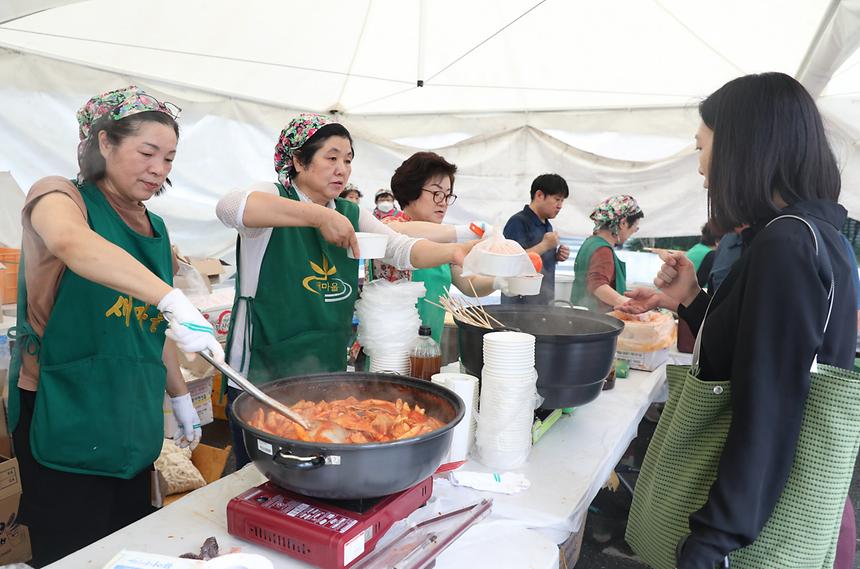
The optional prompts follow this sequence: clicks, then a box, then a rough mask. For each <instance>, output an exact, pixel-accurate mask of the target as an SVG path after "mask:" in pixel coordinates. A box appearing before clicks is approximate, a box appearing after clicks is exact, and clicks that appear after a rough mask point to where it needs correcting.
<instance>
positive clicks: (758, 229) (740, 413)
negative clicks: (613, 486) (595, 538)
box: [619, 73, 857, 569]
mask: <svg viewBox="0 0 860 569" xmlns="http://www.w3.org/2000/svg"><path fill="white" fill-rule="evenodd" d="M699 110H700V114H701V118H702V123H701V125H700V127H699V130H698V133H697V134H696V143H697V148H698V150H699V172H700V173H701V174H702V175H703V176H704V178H705V181H704V185H705V187H706V188H707V190H708V200H709V208H710V214H711V218H712V219H713V220H714V221H715V222H716V224H717V225H718V226H720V227H737V226H739V225H742V224H749V225H750V227H749V228H748V229H747V230H745V231H744V234H743V238H744V241H745V247H744V252H743V255H742V257H741V259H740V260H739V261H738V262H737V263H735V265H734V266H733V267H732V269H731V271H730V273H729V274H728V276H727V277H726V279H725V281H724V282H723V284H722V286H720V287H719V288H718V289H717V290H716V291H711V293H710V294H711V295H712V296H709V294H708V293H706V292H703V291H702V290H701V289H700V288H699V285H698V283H697V282H696V274H695V271H694V269H693V264H692V262H690V260H689V259H688V258H687V257H685V256H684V255H683V253H678V254H671V253H669V254H665V255H664V256H663V259H664V262H665V263H664V265H663V267H662V268H661V270H660V272H659V274H658V276H657V278H656V279H655V284H656V285H657V286H658V288H659V291H653V290H644V289H638V290H635V291H631V292H629V293H628V296H631V297H633V300H632V301H631V302H628V303H627V304H625V305H622V306H621V307H619V308H620V309H621V310H624V311H628V312H635V311H641V310H644V309H647V308H651V307H655V306H659V305H661V306H664V307H668V308H672V309H677V310H678V314H679V316H680V317H681V318H682V319H683V320H685V321H686V322H687V323H688V324H689V325H690V328H691V329H692V330H693V332H694V333H696V332H698V331H699V329H700V327H702V330H701V334H700V342H701V350H700V359H699V365H698V370H696V369H695V366H694V368H693V369H692V370H691V371H690V373H688V374H687V375H686V376H685V377H684V378H682V379H681V380H679V383H678V384H677V385H676V384H673V383H672V377H671V375H670V403H673V398H672V396H671V391H672V389H674V388H675V387H679V388H681V390H685V391H686V390H696V389H698V390H699V391H698V393H700V395H699V396H698V399H695V401H694V403H696V404H701V405H702V406H704V407H707V406H708V405H710V401H715V400H716V399H717V398H720V397H724V398H725V401H726V411H727V413H725V414H717V415H715V416H714V417H712V418H705V419H704V420H703V421H702V422H701V423H700V425H701V428H702V431H701V432H702V433H705V432H709V433H710V432H712V430H713V428H714V423H716V422H718V421H720V420H724V421H725V428H724V430H723V434H722V437H723V440H722V441H721V442H720V443H719V444H718V445H717V444H714V445H713V446H709V447H708V448H710V449H711V452H712V454H713V456H712V458H713V460H714V464H715V469H716V473H715V478H714V479H713V480H712V483H710V485H709V486H705V490H706V491H705V493H704V494H703V495H702V496H701V498H702V500H703V503H702V502H701V501H699V502H698V503H697V500H695V499H689V500H688V501H687V503H686V504H685V505H687V506H689V509H688V510H686V511H683V507H682V506H679V504H682V503H683V500H679V501H675V502H670V500H669V499H668V498H667V496H668V495H669V494H671V495H672V496H675V497H677V496H680V495H681V494H682V493H683V492H686V491H687V489H686V488H684V485H685V484H687V483H688V482H689V481H690V480H691V479H692V478H693V475H692V474H691V472H692V471H693V470H695V469H696V464H695V461H696V458H694V456H693V454H692V453H691V454H683V453H682V456H678V455H677V454H676V456H675V457H674V458H673V457H669V456H668V455H667V454H666V449H667V448H668V445H671V444H675V443H674V441H675V440H677V437H676V435H678V436H681V437H683V436H688V437H691V438H690V439H689V441H688V442H687V443H686V444H688V446H687V448H690V449H695V448H696V447H697V446H698V447H700V448H701V447H705V446H707V445H710V444H711V441H709V440H706V439H705V438H704V435H703V438H702V439H701V440H698V439H696V438H695V437H696V436H697V435H696V434H695V433H693V434H691V432H692V431H693V429H694V428H693V427H692V426H689V425H688V426H687V427H686V430H687V433H686V434H683V433H676V432H672V428H671V427H670V426H666V427H665V429H664V430H663V432H660V437H658V436H657V435H656V434H655V438H654V439H653V440H652V445H651V448H649V451H648V457H646V459H645V462H646V464H645V465H644V466H643V473H644V472H645V470H646V469H647V470H648V471H649V475H648V478H653V480H654V482H655V484H654V485H651V484H650V482H649V483H646V484H645V485H643V486H642V487H641V488H640V485H639V484H637V488H636V490H637V496H636V497H635V498H634V506H633V509H632V510H631V523H630V525H629V526H628V540H629V541H630V542H631V544H632V545H633V547H634V549H635V550H637V551H638V552H639V553H640V556H643V558H645V557H650V558H651V559H654V558H659V559H663V560H664V561H661V562H659V563H658V562H655V561H649V563H651V564H653V565H655V566H660V567H663V566H666V567H670V568H671V567H672V566H677V567H678V568H679V569H691V568H695V569H698V568H708V569H710V568H712V567H715V566H717V564H718V563H722V560H723V558H724V557H725V556H727V555H730V556H731V558H732V563H733V566H740V567H756V568H760V567H779V568H780V569H785V568H786V567H803V568H804V569H809V568H811V567H825V566H827V565H828V564H829V563H830V562H831V561H832V560H833V557H834V553H835V556H836V566H837V567H846V568H847V567H853V556H854V531H853V526H854V523H853V511H852V510H851V507H850V503H848V504H846V505H845V508H844V513H843V514H842V516H843V519H842V524H841V525H842V529H843V533H842V539H841V540H840V547H839V550H838V551H837V552H834V550H835V549H836V547H835V544H836V541H837V532H838V529H839V526H840V519H839V517H840V510H841V509H842V507H841V504H842V502H843V501H845V492H846V491H847V487H848V482H849V481H850V475H851V466H853V458H854V457H853V456H850V455H851V452H852V451H851V449H848V451H846V452H845V453H843V454H844V455H847V456H846V459H847V460H848V462H850V465H851V466H849V467H848V468H841V469H840V467H837V466H836V465H835V462H833V461H825V462H823V463H820V464H816V465H815V466H814V468H811V467H810V466H809V465H808V464H805V463H804V461H805V460H806V459H807V458H808V456H809V454H810V453H811V452H812V453H814V452H815V449H813V450H812V451H810V450H809V448H807V447H801V446H799V444H800V441H803V440H805V439H804V437H805V435H806V433H807V431H808V430H810V429H811V430H815V429H822V428H825V427H823V426H822V425H820V424H818V425H816V424H811V423H815V421H816V420H817V419H818V418H820V415H819V416H816V415H815V414H814V411H813V409H815V408H816V405H817V402H816V401H814V400H813V398H812V396H811V395H810V393H811V391H810V390H811V387H814V386H815V385H819V384H818V383H813V380H814V381H815V382H818V381H819V380H820V377H821V376H820V375H819V374H818V372H817V371H811V367H813V368H814V369H815V370H818V368H819V367H821V368H822V369H823V368H824V366H819V364H828V365H829V366H834V367H836V368H842V369H850V368H851V367H853V363H854V348H855V337H856V334H857V322H856V317H855V308H856V307H855V300H854V286H853V283H852V277H851V265H850V263H849V260H848V258H847V256H846V251H845V248H844V246H843V244H842V242H841V238H840V233H839V230H840V228H841V227H842V225H843V223H844V221H845V218H846V211H845V209H844V208H843V207H842V206H840V205H839V204H838V203H837V200H838V199H839V193H840V185H841V182H840V174H839V170H838V168H837V165H836V160H835V159H834V155H833V152H832V151H831V148H830V146H829V144H828V141H827V138H826V135H825V131H824V127H823V124H822V121H821V117H820V115H819V113H818V110H817V108H816V106H815V103H814V101H813V100H812V98H811V97H810V95H809V94H808V93H807V92H806V90H805V89H804V88H803V87H802V86H801V85H800V83H798V82H797V81H796V80H794V79H793V78H791V77H789V76H787V75H784V74H781V73H765V74H761V75H749V76H745V77H740V78H738V79H735V80H733V81H730V82H729V83H727V84H726V85H724V86H723V87H721V88H720V89H719V90H717V91H716V92H715V93H713V94H712V95H711V96H710V97H708V98H707V99H706V100H704V101H703V102H702V103H701V105H700V107H699ZM781 216H792V217H781ZM795 216H796V217H795ZM778 217H779V218H780V219H776V218H778ZM798 218H799V219H798ZM807 223H808V224H809V226H806V224H807ZM831 283H832V285H833V288H832V289H831ZM816 359H817V363H816ZM825 371H826V370H825ZM839 373H842V372H839ZM842 375H843V376H844V377H848V378H849V379H850V378H851V375H850V374H849V373H848V372H845V373H842ZM848 385H849V386H850V385H851V384H850V383H849V384H848ZM812 393H817V391H816V389H814V388H813V389H812ZM808 396H809V397H808ZM833 396H834V397H839V396H840V395H839V394H838V393H836V394H833ZM679 401H680V402H679V403H677V405H678V407H679V408H673V409H672V413H673V414H675V415H677V414H679V413H687V414H688V415H687V416H689V417H693V418H698V419H701V418H702V416H701V415H702V414H701V413H699V411H698V410H697V409H692V410H691V409H690V408H689V407H694V406H695V405H690V404H689V403H690V401H689V400H685V399H684V398H683V397H682V398H681V399H680V400H679ZM848 404H850V402H849V403H848ZM684 406H686V407H687V408H683V407H684ZM669 408H670V405H669V404H667V410H669ZM826 408H827V406H825V409H826ZM697 413H698V416H697ZM826 413H827V411H825V414H826ZM664 420H666V415H665V414H664V416H663V417H662V418H661V425H660V426H658V431H660V429H661V427H663V426H664V425H663V423H664ZM847 420H848V419H846V421H847ZM709 422H710V423H709ZM825 422H826V421H825ZM668 424H669V422H668V421H667V425H668ZM834 424H835V425H837V427H836V429H835V430H833V425H834ZM829 428H831V429H832V430H831V431H829V433H830V434H829V435H828V437H825V440H828V439H829V438H832V437H833V436H837V435H838V434H840V433H841V432H843V431H846V430H851V431H852V432H853V430H854V429H855V428H856V427H855V426H854V425H853V424H850V425H849V424H848V423H843V424H840V423H838V422H833V421H831V422H830V425H829ZM834 432H835V433H836V435H833V433H834ZM655 442H657V444H656V445H655V444H654V443H655ZM679 448H681V447H679ZM853 453H854V454H856V446H854V447H853ZM696 456H697V457H698V456H699V455H696ZM649 459H650V460H649ZM798 477H799V479H800V480H803V479H807V480H809V479H813V478H816V479H820V480H821V481H822V482H821V483H820V484H819V485H818V486H817V488H816V490H815V494H816V495H814V496H811V495H808V494H807V495H802V496H796V495H793V494H791V493H790V492H788V490H787V489H788V488H789V487H790V486H791V485H792V484H794V482H795V481H796V480H797V479H798ZM670 481H671V482H670ZM640 482H641V480H640ZM660 485H662V487H661V488H658V486H660ZM671 485H675V488H673V489H671V490H667V487H668V486H671ZM679 486H680V487H682V488H681V489H679V488H678V487H679ZM690 488H692V486H691V487H690ZM661 493H662V496H661V497H660V498H657V497H656V496H657V495H658V494H661ZM833 493H838V494H839V495H836V496H834V495H832V494H833ZM688 495H692V490H691V491H690V493H688ZM828 500H829V503H830V504H835V506H834V507H833V508H831V513H830V514H827V516H825V517H826V518H827V519H826V520H823V521H821V522H817V523H815V524H808V520H810V519H815V517H816V516H818V515H820V514H821V513H822V512H823V510H824V506H823V505H824V504H825V503H826V502H828ZM682 505H684V504H682ZM786 507H789V508H790V509H789V510H786ZM644 511H648V512H649V513H648V514H647V515H648V516H650V517H651V519H652V520H653V519H654V517H655V516H659V517H660V518H661V519H662V523H661V525H663V526H671V525H672V524H673V523H675V522H676V520H678V518H680V519H681V521H682V522H683V524H684V527H686V525H687V517H688V518H689V534H688V535H687V536H679V537H682V538H681V539H680V542H679V543H677V544H676V543H674V542H673V543H672V544H671V545H672V547H671V549H672V551H671V557H672V561H674V562H675V563H672V564H671V565H670V564H669V561H668V559H667V557H666V556H667V555H668V552H665V551H657V550H656V549H653V548H652V547H651V545H650V544H649V543H648V540H647V539H643V537H644V536H646V534H648V533H649V531H648V530H647V529H646V528H645V527H644V526H645V524H641V523H640V520H639V519H638V518H640V517H641V515H640V512H644ZM651 523H653V522H651ZM803 523H807V525H808V526H809V527H808V529H807V530H802V531H801V532H800V533H798V532H797V531H794V529H795V528H797V527H801V526H802V525H803ZM631 527H632V528H634V529H632V530H631V529H630V528H631ZM676 527H680V525H679V526H676ZM653 531H655V532H656V531H658V530H653ZM785 531H794V533H793V534H792V535H793V537H792V538H791V540H790V541H789V542H790V543H791V547H796V548H797V549H796V550H795V552H794V553H792V556H793V559H792V560H785V559H783V560H782V561H779V560H778V559H779V556H780V555H781V554H782V553H783V552H782V551H780V549H784V548H780V547H777V546H774V545H773V544H774V543H778V540H777V541H773V540H772V541H768V540H769V539H770V538H772V537H773V536H774V535H775V534H781V533H785ZM657 535H658V534H656V533H654V534H651V537H655V538H657ZM763 536H765V537H763ZM843 540H844V541H843ZM676 541H677V540H676ZM789 542H785V543H789ZM751 544H753V545H754V546H755V547H753V546H750V545H751ZM676 545H677V559H675V555H676V551H675V546H676ZM747 546H750V547H747ZM741 548H744V549H741ZM751 551H757V552H758V553H757V554H756V555H764V558H766V559H767V561H763V560H762V559H763V557H758V558H757V559H758V560H757V561H753V562H750V552H751ZM798 551H799V552H800V553H799V554H798V553H797V552H798ZM806 554H808V559H807V560H806V561H803V560H800V559H799V558H800V557H801V556H803V555H806ZM661 556H662V557H661ZM736 560H738V563H735V561H736ZM719 566H720V567H722V565H719Z"/></svg>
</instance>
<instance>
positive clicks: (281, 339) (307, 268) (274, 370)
mask: <svg viewBox="0 0 860 569" xmlns="http://www.w3.org/2000/svg"><path fill="white" fill-rule="evenodd" d="M277 186H278V191H279V193H280V195H281V197H283V198H286V199H290V200H293V201H299V196H298V194H297V193H296V190H295V188H293V187H292V186H290V188H289V189H287V188H284V186H283V185H281V184H277ZM335 208H336V210H337V212H338V213H340V214H342V215H344V216H346V217H347V219H349V221H350V222H351V223H352V226H353V227H354V228H355V229H356V230H357V229H358V213H359V209H358V206H357V205H356V204H354V203H352V202H350V201H348V200H343V199H340V198H338V199H336V200H335ZM240 245H241V239H240V242H239V243H238V244H237V246H236V250H237V254H236V258H237V259H241V256H240V255H239V247H240ZM346 253H347V251H346V249H344V248H342V247H338V246H336V245H332V244H330V243H328V242H326V241H325V239H323V237H322V234H321V233H320V232H319V230H318V229H316V228H313V227H275V228H273V229H272V236H271V237H270V238H269V244H268V246H267V247H266V252H265V254H264V256H263V261H262V264H261V266H260V280H259V282H258V284H257V292H256V293H255V294H254V296H253V297H248V296H240V294H241V293H240V291H241V289H240V286H239V276H238V275H240V274H241V272H242V267H241V260H239V261H238V263H239V266H237V273H236V274H237V277H236V302H235V304H234V305H233V314H236V310H237V307H238V303H239V302H244V303H245V308H246V318H245V323H246V329H245V338H246V341H247V338H250V339H251V343H250V348H251V349H250V354H248V355H246V354H245V353H244V351H243V353H242V361H241V362H231V363H232V365H234V366H236V365H238V366H239V367H240V368H241V367H243V366H244V360H245V358H246V357H250V361H249V365H248V379H250V380H251V381H252V382H254V383H255V384H262V383H267V382H269V381H274V380H276V379H280V378H283V377H288V376H293V375H303V374H309V373H320V372H335V371H344V370H346V359H347V344H348V342H349V338H350V336H351V333H352V314H353V309H354V305H355V300H356V298H357V297H358V261H357V260H356V259H350V258H349V257H347V256H346ZM234 322H235V321H234ZM233 332H234V328H233V323H232V322H231V324H230V331H229V334H228V337H227V346H228V347H229V346H232V344H233ZM228 349H229V348H228Z"/></svg>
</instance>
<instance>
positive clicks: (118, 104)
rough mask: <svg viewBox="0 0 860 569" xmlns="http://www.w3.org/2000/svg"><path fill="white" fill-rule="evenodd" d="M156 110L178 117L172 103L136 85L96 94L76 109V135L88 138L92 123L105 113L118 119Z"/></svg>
mask: <svg viewBox="0 0 860 569" xmlns="http://www.w3.org/2000/svg"><path fill="white" fill-rule="evenodd" d="M147 111H158V112H161V113H166V114H168V115H170V116H171V117H173V118H174V119H177V118H179V111H180V109H179V107H177V106H176V105H174V104H173V103H162V102H161V101H159V100H158V99H156V98H155V97H153V96H152V95H149V94H147V93H146V92H144V90H143V89H141V88H140V87H138V86H136V85H130V86H128V87H124V88H122V89H116V90H114V91H108V92H107V93H102V94H101V95H96V96H95V97H93V98H92V99H90V100H89V101H87V102H86V103H85V104H84V106H83V107H81V108H80V110H78V115H77V117H78V126H79V129H78V136H79V138H80V139H81V141H84V140H86V139H87V138H89V136H90V134H91V133H92V130H93V124H95V122H96V121H97V120H99V119H100V118H102V117H103V116H105V115H109V116H110V118H111V119H113V120H115V121H118V120H120V119H124V118H126V117H130V116H131V115H136V114H137V113H144V112H147Z"/></svg>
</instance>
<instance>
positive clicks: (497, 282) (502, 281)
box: [493, 277, 516, 296]
mask: <svg viewBox="0 0 860 569" xmlns="http://www.w3.org/2000/svg"><path fill="white" fill-rule="evenodd" d="M508 282H509V281H508V279H507V277H495V278H494V279H493V290H500V291H502V294H503V295H505V296H516V295H512V294H511V291H510V289H509V288H508Z"/></svg>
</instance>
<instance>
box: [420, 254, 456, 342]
mask: <svg viewBox="0 0 860 569" xmlns="http://www.w3.org/2000/svg"><path fill="white" fill-rule="evenodd" d="M412 280H413V281H414V282H422V283H424V288H425V289H426V293H425V294H424V298H419V299H418V315H419V316H421V323H422V324H423V325H424V326H430V329H431V331H432V333H433V339H434V340H436V343H437V344H441V343H442V332H443V331H444V330H445V310H444V309H442V308H439V307H438V306H433V305H432V304H430V303H429V302H427V301H426V300H425V299H429V300H431V301H432V302H435V303H436V304H439V298H441V297H442V296H443V295H445V294H447V293H448V289H450V288H451V265H448V264H445V265H440V266H438V267H433V268H431V269H416V270H414V271H412Z"/></svg>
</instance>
